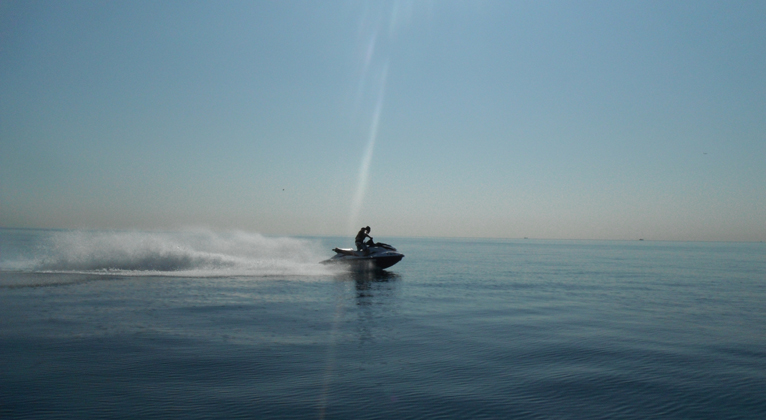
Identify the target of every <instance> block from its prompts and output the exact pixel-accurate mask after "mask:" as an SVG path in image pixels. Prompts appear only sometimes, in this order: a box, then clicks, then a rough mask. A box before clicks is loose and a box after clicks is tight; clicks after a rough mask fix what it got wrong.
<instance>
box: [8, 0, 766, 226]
mask: <svg viewBox="0 0 766 420" xmlns="http://www.w3.org/2000/svg"><path fill="white" fill-rule="evenodd" d="M764 22H766V2H764V1H668V0H662V1H611V0H610V1H526V2H520V1H505V0H503V1H405V0H402V1H377V0H375V1H315V2H314V1H242V2H234V1H226V2H218V1H209V2H194V1H161V2H157V1H134V0H131V1H108V2H107V1H55V2H54V1H7V0H0V226H2V227H41V228H96V229H180V228H185V227H209V228H213V229H225V230H228V229H241V230H247V231H254V232H260V233H264V234H279V235H348V234H353V233H355V232H356V230H357V229H358V228H359V226H362V225H370V226H372V235H373V236H375V237H377V238H381V239H382V238H385V237H387V236H465V237H504V238H521V237H530V238H562V239H567V238H577V239H638V238H646V239H647V240H649V239H662V240H756V241H762V240H766V24H765V23H764Z"/></svg>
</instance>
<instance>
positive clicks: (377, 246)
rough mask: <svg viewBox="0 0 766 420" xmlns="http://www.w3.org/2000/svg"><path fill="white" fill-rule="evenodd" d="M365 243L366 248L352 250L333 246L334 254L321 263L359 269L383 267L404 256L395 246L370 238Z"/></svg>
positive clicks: (396, 261)
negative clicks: (344, 265) (338, 264)
mask: <svg viewBox="0 0 766 420" xmlns="http://www.w3.org/2000/svg"><path fill="white" fill-rule="evenodd" d="M365 245H367V249H365V250H362V251H354V250H353V249H351V248H333V251H335V256H334V257H332V258H330V259H329V260H325V261H322V263H343V264H349V265H351V266H353V267H354V268H361V269H384V268H388V267H391V266H392V265H394V264H396V263H398V262H399V261H401V260H402V258H404V255H403V254H400V253H399V252H397V251H396V248H394V247H392V246H391V245H389V244H384V243H382V242H373V240H372V238H370V239H369V240H368V241H367V242H365Z"/></svg>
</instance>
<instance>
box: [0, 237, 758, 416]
mask: <svg viewBox="0 0 766 420" xmlns="http://www.w3.org/2000/svg"><path fill="white" fill-rule="evenodd" d="M376 239H378V240H381V241H383V242H387V243H390V244H392V245H394V246H395V247H397V248H398V250H399V251H401V252H402V253H404V254H405V255H406V257H405V258H404V260H402V262H400V263H399V264H397V265H395V266H393V267H391V268H390V269H389V270H388V271H386V272H380V273H353V272H351V273H350V272H342V271H338V270H334V269H332V268H328V267H327V266H324V265H319V264H316V262H317V261H320V260H321V259H324V258H329V257H330V256H331V255H332V252H331V251H330V249H331V248H332V247H335V246H351V245H352V244H353V243H352V242H353V240H352V238H271V237H262V236H259V235H252V234H245V233H236V232H230V233H225V234H221V233H211V232H205V231H197V232H191V233H188V232H187V233H141V232H93V231H91V232H72V231H35V230H11V229H0V270H1V271H0V418H3V419H16V418H19V419H58V418H141V419H149V418H163V419H165V418H183V419H197V418H199V419H212V418H221V419H236V418H246V419H268V418H280V419H283V418H295V419H393V418H396V419H527V418H530V419H531V418H538V419H596V418H608V419H614V418H620V419H649V418H663V419H734V418H741V419H760V418H766V244H763V243H670V242H652V241H642V242H639V241H635V242H619V241H603V242H600V241H542V240H466V239H411V238H384V237H383V236H380V237H377V236H376Z"/></svg>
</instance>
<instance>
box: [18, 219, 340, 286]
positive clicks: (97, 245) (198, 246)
mask: <svg viewBox="0 0 766 420" xmlns="http://www.w3.org/2000/svg"><path fill="white" fill-rule="evenodd" d="M319 249H320V246H319V244H318V243H316V242H314V241H310V240H306V239H298V238H290V237H266V236H263V235H260V234H257V233H248V232H241V231H233V232H224V233H220V232H211V231H205V230H194V231H186V232H170V233H165V232H138V231H132V232H92V231H67V232H55V233H53V234H51V236H50V237H48V238H47V240H46V241H45V243H44V245H43V246H42V247H41V248H40V253H39V255H38V256H37V258H36V259H35V260H33V262H32V266H31V267H30V268H31V269H32V270H33V271H36V272H61V273H87V274H115V275H130V276H152V275H162V276H190V277H218V276H316V275H320V276H321V275H331V274H333V273H334V272H333V271H332V270H333V268H332V267H328V266H326V265H322V264H319V261H321V260H322V259H324V258H325V257H323V256H322V255H321V254H320V252H319Z"/></svg>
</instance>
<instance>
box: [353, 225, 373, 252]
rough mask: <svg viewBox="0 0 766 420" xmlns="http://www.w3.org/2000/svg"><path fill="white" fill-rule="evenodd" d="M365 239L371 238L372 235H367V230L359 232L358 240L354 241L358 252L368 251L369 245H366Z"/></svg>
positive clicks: (363, 229)
mask: <svg viewBox="0 0 766 420" xmlns="http://www.w3.org/2000/svg"><path fill="white" fill-rule="evenodd" d="M364 238H370V235H368V234H367V229H365V228H362V229H361V230H359V233H357V234H356V239H354V242H355V243H356V250H357V251H361V250H363V249H367V245H365V244H364Z"/></svg>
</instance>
